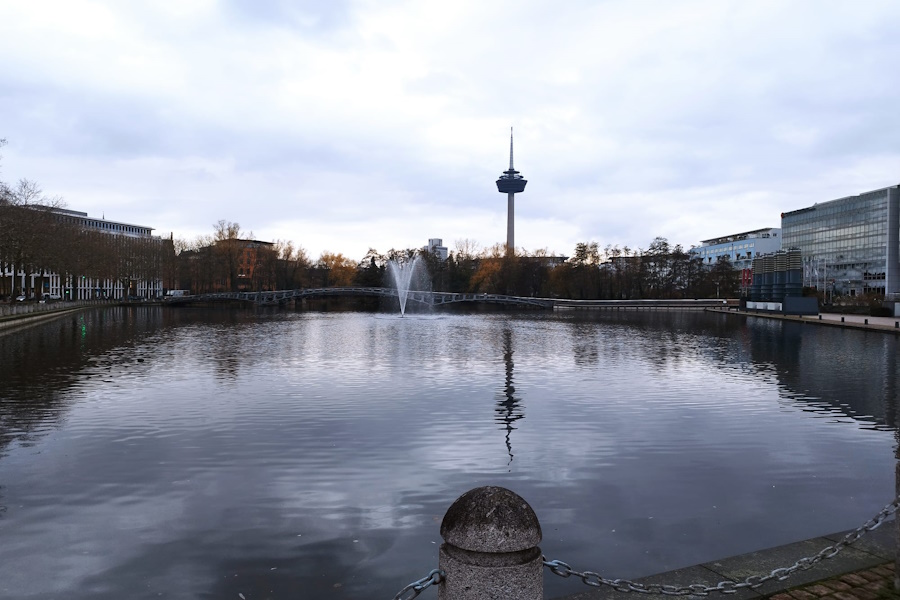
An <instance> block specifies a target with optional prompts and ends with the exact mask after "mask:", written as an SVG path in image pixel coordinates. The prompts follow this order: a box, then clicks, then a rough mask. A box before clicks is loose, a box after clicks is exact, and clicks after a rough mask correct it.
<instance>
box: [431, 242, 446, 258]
mask: <svg viewBox="0 0 900 600" xmlns="http://www.w3.org/2000/svg"><path fill="white" fill-rule="evenodd" d="M428 251H429V252H431V253H432V254H434V255H435V256H437V257H438V258H440V259H441V260H447V257H448V256H449V252H448V250H447V246H445V245H444V240H442V239H441V238H428Z"/></svg>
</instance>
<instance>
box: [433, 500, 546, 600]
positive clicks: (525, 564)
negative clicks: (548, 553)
mask: <svg viewBox="0 0 900 600" xmlns="http://www.w3.org/2000/svg"><path fill="white" fill-rule="evenodd" d="M441 537H442V538H444V543H443V544H441V550H440V557H439V559H438V566H439V567H440V568H441V569H442V570H443V571H444V573H445V576H444V580H443V581H442V582H441V584H440V587H439V588H438V600H541V599H542V598H543V597H544V574H543V556H542V555H541V549H540V548H539V547H538V544H540V542H541V524H540V523H539V522H538V519H537V515H535V514H534V510H532V508H531V507H530V506H529V505H528V503H527V502H525V500H523V499H522V498H521V496H519V495H517V494H515V493H513V492H511V491H509V490H507V489H505V488H501V487H495V486H486V487H480V488H475V489H474V490H469V491H468V492H466V493H465V494H463V495H462V496H460V497H459V498H457V499H456V502H454V503H453V504H452V505H450V508H449V509H447V514H445V515H444V520H443V521H442V522H441Z"/></svg>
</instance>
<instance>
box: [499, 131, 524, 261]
mask: <svg viewBox="0 0 900 600" xmlns="http://www.w3.org/2000/svg"><path fill="white" fill-rule="evenodd" d="M526 183H528V181H526V180H525V179H523V178H522V176H521V175H519V172H518V171H516V170H515V169H514V168H513V130H512V127H510V128H509V170H508V171H503V175H501V176H500V179H498V180H497V191H498V192H500V193H501V194H506V197H507V209H506V254H507V256H510V255H512V254H515V252H516V236H515V221H516V200H515V197H516V194H518V193H520V192H524V191H525V184H526Z"/></svg>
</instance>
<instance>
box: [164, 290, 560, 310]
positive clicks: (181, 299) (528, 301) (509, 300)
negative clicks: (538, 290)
mask: <svg viewBox="0 0 900 600" xmlns="http://www.w3.org/2000/svg"><path fill="white" fill-rule="evenodd" d="M331 296H341V297H346V296H380V297H384V298H398V301H399V295H398V293H397V290H396V289H395V288H381V287H331V288H307V289H302V290H280V291H276V292H224V293H216V294H195V295H192V296H166V298H165V300H164V301H165V302H166V303H167V304H186V303H193V302H221V301H229V300H230V301H238V302H252V303H254V304H262V305H273V304H284V303H287V302H290V301H292V300H303V299H306V298H327V297H331ZM406 301H407V302H415V303H417V304H421V305H425V306H443V305H445V304H454V303H459V302H488V303H493V304H510V305H519V306H530V307H534V308H553V300H551V299H548V298H528V297H524V296H508V295H504V294H455V293H451V292H415V291H410V292H408V294H407V297H406Z"/></svg>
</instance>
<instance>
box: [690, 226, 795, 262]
mask: <svg viewBox="0 0 900 600" xmlns="http://www.w3.org/2000/svg"><path fill="white" fill-rule="evenodd" d="M781 244H782V240H781V229H779V228H778V227H766V228H764V229H754V230H753V231H745V232H743V233H734V234H731V235H723V236H720V237H715V238H710V239H708V240H703V241H701V242H700V246H695V247H693V248H691V250H690V253H691V254H692V255H694V256H699V257H700V258H702V259H703V264H704V265H706V266H708V267H711V266H712V265H714V264H715V263H716V261H718V260H719V258H721V257H722V256H727V257H728V258H729V259H730V260H731V264H732V265H734V267H735V268H736V269H741V270H743V269H749V268H751V266H752V262H753V258H754V257H755V256H759V255H761V254H768V253H770V252H777V251H778V250H781Z"/></svg>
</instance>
